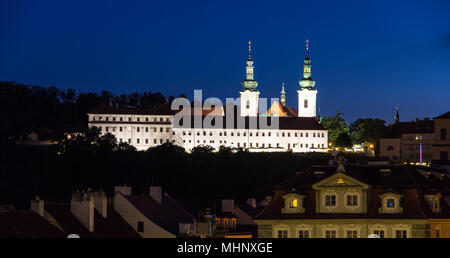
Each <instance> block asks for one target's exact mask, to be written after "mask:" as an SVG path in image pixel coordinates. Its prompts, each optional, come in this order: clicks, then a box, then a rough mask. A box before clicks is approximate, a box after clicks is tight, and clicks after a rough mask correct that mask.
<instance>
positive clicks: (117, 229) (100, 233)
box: [45, 203, 140, 238]
mask: <svg viewBox="0 0 450 258" xmlns="http://www.w3.org/2000/svg"><path fill="white" fill-rule="evenodd" d="M45 210H46V211H47V212H48V213H49V214H50V215H51V216H52V217H53V218H54V219H55V221H56V222H57V223H58V224H59V225H60V226H61V227H62V228H63V229H64V230H65V231H66V233H67V234H78V235H79V236H80V237H81V238H138V237H140V236H139V234H138V233H136V231H135V230H134V229H133V228H132V227H131V226H130V225H129V224H128V223H127V222H126V221H125V220H124V219H123V218H122V217H121V216H120V215H119V214H118V213H117V212H116V211H115V210H114V209H112V208H111V207H108V210H107V217H106V218H103V217H102V216H101V215H100V214H99V213H98V212H97V210H95V211H94V231H93V232H89V231H88V230H87V229H86V227H85V226H83V224H81V222H80V221H79V220H78V219H77V218H76V217H75V216H74V215H73V214H72V212H71V211H70V204H69V203H48V204H47V203H46V204H45Z"/></svg>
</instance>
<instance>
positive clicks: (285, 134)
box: [183, 131, 325, 138]
mask: <svg viewBox="0 0 450 258" xmlns="http://www.w3.org/2000/svg"><path fill="white" fill-rule="evenodd" d="M202 134H203V136H206V135H208V134H209V136H213V132H209V133H207V132H206V131H203V133H202ZM299 134H300V137H303V133H290V132H288V133H285V132H282V133H279V132H277V137H279V136H280V135H281V137H291V135H292V136H293V137H298V135H299ZM183 135H192V132H191V131H188V132H187V133H186V131H183ZM229 135H230V136H235V135H236V136H241V133H240V132H236V133H235V132H230V133H229ZM260 135H261V136H262V137H264V136H267V137H271V136H272V133H271V132H267V133H264V132H261V133H259V132H256V133H255V136H256V137H258V136H260ZM197 136H200V132H197ZM219 136H227V132H219ZM242 136H244V137H245V136H247V133H246V132H243V133H242ZM249 136H250V137H252V136H253V133H252V132H250V133H249ZM308 136H309V133H305V137H308ZM312 137H319V138H324V137H325V133H312Z"/></svg>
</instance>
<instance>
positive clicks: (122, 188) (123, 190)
mask: <svg viewBox="0 0 450 258" xmlns="http://www.w3.org/2000/svg"><path fill="white" fill-rule="evenodd" d="M116 193H121V194H123V195H125V196H130V195H131V187H130V186H127V185H125V186H121V185H119V186H116V187H114V194H116Z"/></svg>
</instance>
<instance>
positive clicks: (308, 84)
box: [298, 40, 316, 89]
mask: <svg viewBox="0 0 450 258" xmlns="http://www.w3.org/2000/svg"><path fill="white" fill-rule="evenodd" d="M298 83H299V84H300V87H302V88H306V89H312V88H313V87H314V85H315V84H316V82H315V81H314V80H313V79H312V78H311V60H310V59H309V40H306V57H305V61H304V64H303V78H302V79H301V80H300V81H299V82H298Z"/></svg>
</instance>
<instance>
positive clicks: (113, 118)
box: [92, 116, 170, 122]
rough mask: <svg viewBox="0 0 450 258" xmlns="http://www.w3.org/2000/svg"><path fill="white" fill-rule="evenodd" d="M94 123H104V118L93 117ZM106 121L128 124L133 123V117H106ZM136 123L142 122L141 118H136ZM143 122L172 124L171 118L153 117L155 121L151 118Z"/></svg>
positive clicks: (146, 118)
mask: <svg viewBox="0 0 450 258" xmlns="http://www.w3.org/2000/svg"><path fill="white" fill-rule="evenodd" d="M92 121H103V117H102V116H97V117H96V116H93V117H92ZM104 121H112V122H116V121H120V122H123V121H128V122H132V117H131V116H129V117H122V116H120V117H117V118H116V117H115V116H113V117H111V118H110V117H108V116H107V117H105V120H104ZM135 121H136V122H141V117H136V120H135ZM142 121H145V122H150V121H153V122H170V118H169V117H166V118H164V117H153V119H151V118H150V117H143V118H142Z"/></svg>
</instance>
